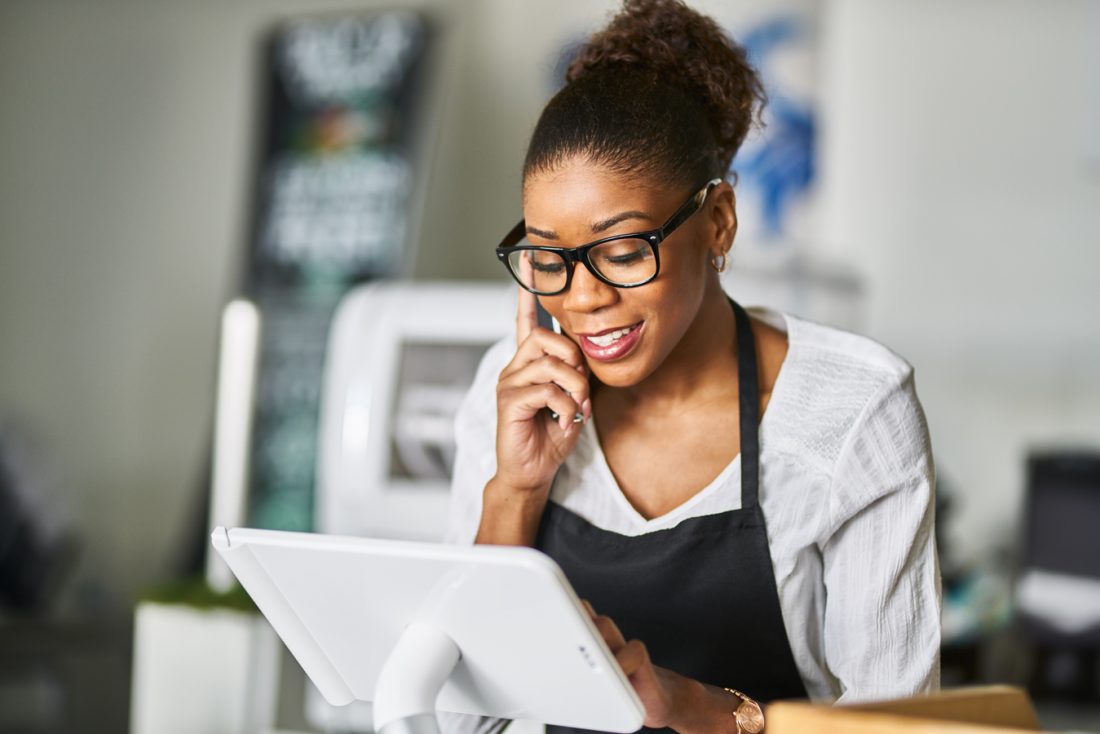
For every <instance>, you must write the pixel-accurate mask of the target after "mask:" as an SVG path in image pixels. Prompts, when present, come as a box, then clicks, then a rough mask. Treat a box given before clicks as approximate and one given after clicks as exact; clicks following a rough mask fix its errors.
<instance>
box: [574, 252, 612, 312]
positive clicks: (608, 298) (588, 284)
mask: <svg viewBox="0 0 1100 734" xmlns="http://www.w3.org/2000/svg"><path fill="white" fill-rule="evenodd" d="M564 295H565V298H564V300H563V301H562V306H563V307H564V308H565V310H566V311H571V312H573V313H594V312H595V311H598V310H600V309H601V308H606V307H608V306H611V305H614V304H615V303H617V302H618V300H619V289H618V288H615V287H614V286H610V285H608V284H607V283H604V282H603V281H602V280H600V279H599V278H597V277H596V276H595V275H593V274H592V273H591V272H589V270H588V268H586V267H585V266H584V263H577V264H576V265H575V266H574V267H573V278H572V281H571V282H570V283H569V289H568V290H567V291H565V294H564Z"/></svg>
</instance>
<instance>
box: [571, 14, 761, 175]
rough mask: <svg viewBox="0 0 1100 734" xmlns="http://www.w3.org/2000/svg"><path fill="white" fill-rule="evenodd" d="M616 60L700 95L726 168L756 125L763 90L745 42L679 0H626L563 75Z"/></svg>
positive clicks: (615, 64) (609, 64) (584, 72)
mask: <svg viewBox="0 0 1100 734" xmlns="http://www.w3.org/2000/svg"><path fill="white" fill-rule="evenodd" d="M616 67H619V68H621V67H630V68H633V69H636V70H638V71H648V72H650V73H652V74H654V75H655V76H657V77H658V78H659V79H661V80H662V81H663V82H665V83H668V84H672V85H673V86H677V87H680V88H682V89H683V90H684V91H685V92H686V93H688V94H689V95H690V96H691V97H692V98H694V99H697V100H699V101H700V102H701V103H702V105H703V108H704V111H705V113H706V115H707V118H708V120H709V122H710V126H711V128H712V130H713V133H714V137H715V142H716V143H717V145H718V148H719V153H720V157H721V158H722V159H723V160H724V161H725V162H726V165H727V168H728V165H729V163H730V162H731V161H732V160H733V157H734V155H735V154H736V153H737V149H738V148H739V147H741V143H742V141H743V140H744V139H745V136H746V135H747V134H748V132H749V129H750V128H751V127H752V125H753V124H754V123H756V124H760V112H761V110H762V109H763V106H764V104H765V103H766V101H767V97H766V94H765V92H764V85H763V83H762V82H761V81H760V77H759V76H758V75H757V73H756V70H755V69H754V68H753V67H752V65H751V64H750V63H749V60H748V54H747V53H746V51H745V49H744V48H743V47H742V46H740V45H738V44H737V43H735V42H734V41H733V40H732V39H731V38H730V37H729V36H728V35H727V34H726V33H725V32H723V31H722V29H721V28H720V27H719V26H718V24H717V23H715V22H714V20H712V19H711V18H708V17H707V16H705V15H702V14H701V13H698V12H696V11H695V10H692V9H691V8H689V7H688V6H687V5H685V4H684V3H683V2H680V0H624V1H623V6H622V10H620V12H619V13H618V15H616V16H615V17H614V18H612V19H611V22H610V23H608V25H607V26H606V27H605V28H604V29H603V30H601V31H599V32H598V33H596V34H595V35H594V36H592V38H591V39H589V41H588V43H587V44H585V46H584V47H583V48H582V49H581V50H580V52H579V54H578V55H577V58H576V59H574V61H573V63H571V64H570V65H569V69H568V71H567V72H566V75H565V79H566V81H567V82H572V81H574V80H575V79H579V78H581V77H584V76H587V75H589V74H591V73H593V72H596V71H602V70H605V69H606V70H611V69H614V68H616Z"/></svg>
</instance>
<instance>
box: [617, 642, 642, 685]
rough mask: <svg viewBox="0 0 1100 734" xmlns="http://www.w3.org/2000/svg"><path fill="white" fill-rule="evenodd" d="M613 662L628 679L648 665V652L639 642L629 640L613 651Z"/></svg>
mask: <svg viewBox="0 0 1100 734" xmlns="http://www.w3.org/2000/svg"><path fill="white" fill-rule="evenodd" d="M615 660H616V661H617V662H618V663H619V667H620V668H622V669H623V674H625V675H626V676H627V677H628V678H629V677H630V676H632V675H634V674H635V673H637V672H638V671H640V670H642V669H643V668H645V666H647V665H649V651H648V650H646V647H645V645H644V644H643V643H642V642H641V641H640V640H631V641H630V642H627V643H626V644H624V645H623V646H622V647H620V648H619V649H618V650H616V651H615Z"/></svg>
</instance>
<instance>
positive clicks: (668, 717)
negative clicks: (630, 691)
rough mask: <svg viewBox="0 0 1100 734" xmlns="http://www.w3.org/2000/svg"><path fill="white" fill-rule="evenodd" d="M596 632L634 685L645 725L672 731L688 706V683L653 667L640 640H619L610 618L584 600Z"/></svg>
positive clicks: (688, 681) (679, 676) (670, 672)
mask: <svg viewBox="0 0 1100 734" xmlns="http://www.w3.org/2000/svg"><path fill="white" fill-rule="evenodd" d="M581 603H582V604H584V607H585V609H587V610H588V614H589V615H590V616H591V617H592V621H593V622H594V623H595V624H596V629H598V630H599V631H600V634H601V635H603V640H604V642H606V643H607V647H608V648H609V649H610V650H611V652H612V654H614V656H615V659H616V660H617V661H618V663H619V667H621V668H622V669H623V673H625V674H626V677H627V678H628V679H629V680H630V683H631V684H632V685H633V686H634V691H635V692H636V693H637V694H638V698H640V699H641V700H642V704H643V705H644V706H645V725H646V726H648V727H652V728H655V729H660V728H663V727H666V726H667V727H672V728H676V726H675V725H676V723H677V721H678V720H679V719H680V718H681V717H682V714H683V713H684V712H685V710H686V707H687V705H688V702H687V697H688V688H689V685H690V683H691V681H690V680H689V679H687V678H684V677H683V676H681V675H679V674H678V673H674V672H673V671H671V670H667V669H665V668H662V667H659V666H657V665H654V664H653V662H652V661H651V660H650V659H649V652H648V651H647V650H646V646H645V644H644V643H642V642H641V641H640V640H630V641H629V642H628V641H627V640H626V639H625V638H624V637H623V633H622V632H620V631H619V628H618V626H617V625H616V624H615V622H614V620H612V619H611V618H610V617H608V616H606V615H603V614H597V613H596V610H595V609H593V608H592V605H591V604H589V603H588V602H587V601H584V600H581Z"/></svg>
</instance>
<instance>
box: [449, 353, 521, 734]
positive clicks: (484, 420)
mask: <svg viewBox="0 0 1100 734" xmlns="http://www.w3.org/2000/svg"><path fill="white" fill-rule="evenodd" d="M514 352H515V339H513V338H512V337H508V338H506V339H503V340H501V341H499V342H497V343H496V344H494V345H493V346H492V347H490V348H489V351H487V352H486V353H485V356H484V357H482V359H481V363H480V364H479V365H478V368H477V375H476V377H474V382H473V384H472V385H471V386H470V389H469V390H468V391H467V392H466V396H465V397H464V398H463V399H462V403H461V404H460V405H459V408H458V413H457V414H456V415H455V462H454V473H453V474H452V476H451V509H450V515H449V516H448V520H447V530H446V532H445V533H444V536H443V542H444V543H451V544H455V545H473V542H474V540H475V539H476V537H477V528H478V525H479V524H480V523H481V496H482V492H483V490H484V489H485V485H486V484H487V483H488V482H489V480H490V479H492V477H493V474H495V473H496V383H497V376H498V375H499V374H500V371H501V370H503V369H504V367H505V366H506V365H507V364H508V361H509V360H510V359H511V355H512V354H513V353H514ZM436 718H437V719H438V721H439V728H440V730H441V732H442V734H499V733H500V732H502V731H503V730H504V729H505V728H506V727H507V726H508V725H509V724H510V723H512V722H511V720H510V719H497V718H493V717H490V716H473V715H470V714H456V713H450V712H447V711H440V712H438V714H437V715H436Z"/></svg>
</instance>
